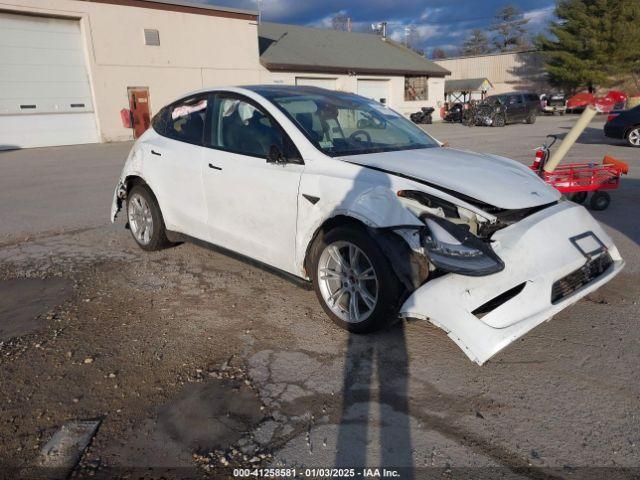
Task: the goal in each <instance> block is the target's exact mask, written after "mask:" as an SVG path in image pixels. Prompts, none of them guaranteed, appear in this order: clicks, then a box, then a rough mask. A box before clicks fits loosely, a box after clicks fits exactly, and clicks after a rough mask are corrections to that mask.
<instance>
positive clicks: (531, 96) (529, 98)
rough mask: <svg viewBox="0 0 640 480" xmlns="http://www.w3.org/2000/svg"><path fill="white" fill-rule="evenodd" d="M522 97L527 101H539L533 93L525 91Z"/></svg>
mask: <svg viewBox="0 0 640 480" xmlns="http://www.w3.org/2000/svg"><path fill="white" fill-rule="evenodd" d="M524 98H525V99H526V100H527V102H539V101H540V98H539V97H538V95H536V94H535V93H527V94H525V96H524ZM552 98H553V97H552Z"/></svg>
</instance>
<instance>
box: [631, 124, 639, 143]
mask: <svg viewBox="0 0 640 480" xmlns="http://www.w3.org/2000/svg"><path fill="white" fill-rule="evenodd" d="M629 141H630V142H631V143H632V144H633V145H637V146H640V128H636V129H634V130H631V132H629Z"/></svg>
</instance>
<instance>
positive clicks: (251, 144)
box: [210, 95, 290, 158]
mask: <svg viewBox="0 0 640 480" xmlns="http://www.w3.org/2000/svg"><path fill="white" fill-rule="evenodd" d="M215 98H216V100H215V106H214V108H213V113H212V121H211V136H210V141H211V146H212V147H213V148H219V149H221V150H226V151H229V152H232V153H239V154H241V155H248V156H251V157H258V158H267V155H269V151H270V149H271V146H272V145H275V146H276V147H277V148H278V149H279V150H280V152H283V153H285V154H290V141H289V140H288V138H287V136H286V135H285V133H284V132H283V130H282V129H281V128H280V126H279V125H277V124H276V123H275V121H274V120H273V119H272V118H271V116H270V115H268V114H267V113H266V112H265V111H264V110H262V109H261V108H260V107H258V106H257V105H255V104H254V103H252V102H249V101H246V100H243V99H242V98H239V97H237V96H223V95H219V96H216V97H215Z"/></svg>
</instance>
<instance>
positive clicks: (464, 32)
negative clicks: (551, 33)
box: [208, 0, 555, 53]
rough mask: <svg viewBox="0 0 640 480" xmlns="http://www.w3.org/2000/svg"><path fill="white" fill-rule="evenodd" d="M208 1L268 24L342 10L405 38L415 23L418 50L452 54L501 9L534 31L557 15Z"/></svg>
mask: <svg viewBox="0 0 640 480" xmlns="http://www.w3.org/2000/svg"><path fill="white" fill-rule="evenodd" d="M208 3H212V4H216V5H225V6H229V7H235V8H244V9H249V10H257V9H258V5H259V4H261V6H262V8H261V10H262V16H263V17H262V18H263V19H264V21H269V22H280V23H294V24H298V25H308V26H316V27H323V26H324V27H328V26H330V24H331V18H332V17H333V16H334V15H335V14H336V13H339V12H343V13H345V14H347V15H348V16H349V17H351V19H352V21H353V22H354V26H355V28H356V29H357V30H368V29H370V26H371V24H372V23H376V22H381V21H387V22H388V25H389V27H388V28H389V34H390V35H391V36H392V38H394V39H396V40H402V39H403V38H404V31H405V26H407V25H413V26H414V30H415V32H416V33H417V35H418V37H419V42H420V46H421V47H422V48H423V49H424V50H425V51H426V52H427V53H429V52H431V50H432V49H433V48H435V47H440V48H444V49H445V50H448V51H451V52H453V51H454V50H456V49H457V48H458V47H459V46H460V45H461V43H462V42H463V41H464V39H465V38H466V37H467V36H468V34H469V32H470V31H471V30H472V29H474V28H482V29H486V28H487V27H488V26H489V25H490V24H491V22H492V21H493V15H494V14H495V12H496V11H497V10H498V9H499V8H500V7H502V6H504V5H507V4H514V5H517V6H518V7H519V8H520V10H521V11H522V12H523V13H524V14H525V16H526V17H527V18H529V19H530V21H529V29H530V30H531V32H532V33H538V32H540V31H541V30H543V29H544V28H545V26H546V25H547V23H548V21H549V20H550V19H551V18H552V17H553V8H554V5H555V1H554V0H513V1H508V0H506V1H505V0H395V1H394V0H313V1H310V0H306V1H305V0H261V1H260V0H208Z"/></svg>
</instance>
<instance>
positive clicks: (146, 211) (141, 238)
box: [128, 194, 153, 245]
mask: <svg viewBox="0 0 640 480" xmlns="http://www.w3.org/2000/svg"><path fill="white" fill-rule="evenodd" d="M128 213H129V228H131V233H133V236H134V237H135V239H136V240H137V241H138V242H139V243H141V244H142V245H147V244H148V243H149V242H150V241H151V235H152V234H153V217H152V216H151V207H149V203H148V202H147V200H146V199H145V198H144V197H143V196H142V195H139V194H134V195H133V196H132V197H131V198H130V199H129V208H128Z"/></svg>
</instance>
